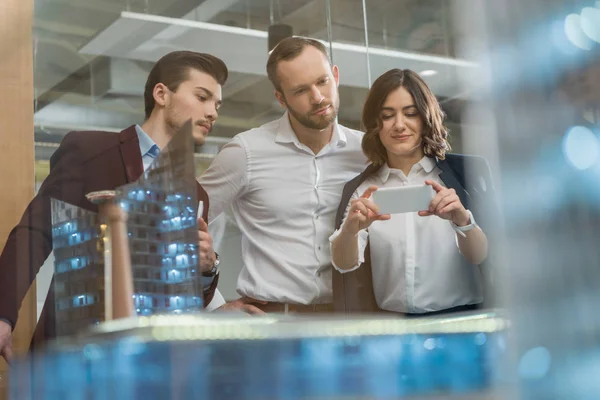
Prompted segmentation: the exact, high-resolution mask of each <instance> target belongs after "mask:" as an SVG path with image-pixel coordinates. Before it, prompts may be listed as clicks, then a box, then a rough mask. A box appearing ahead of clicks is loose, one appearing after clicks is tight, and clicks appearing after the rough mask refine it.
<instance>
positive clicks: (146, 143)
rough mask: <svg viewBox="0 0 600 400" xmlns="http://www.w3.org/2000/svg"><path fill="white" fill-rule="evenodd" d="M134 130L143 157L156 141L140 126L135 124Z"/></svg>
mask: <svg viewBox="0 0 600 400" xmlns="http://www.w3.org/2000/svg"><path fill="white" fill-rule="evenodd" d="M135 131H136V133H137V135H138V139H139V142H140V152H141V153H142V157H144V156H145V155H146V153H148V151H149V150H150V149H151V148H152V146H154V145H155V144H156V143H155V142H154V140H152V138H151V137H150V136H149V135H148V134H147V133H146V132H144V130H143V129H142V127H141V126H139V125H136V126H135Z"/></svg>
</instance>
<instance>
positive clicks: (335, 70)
mask: <svg viewBox="0 0 600 400" xmlns="http://www.w3.org/2000/svg"><path fill="white" fill-rule="evenodd" d="M331 72H332V73H333V79H334V80H335V86H338V87H339V86H340V69H339V68H338V66H337V65H334V66H333V67H331Z"/></svg>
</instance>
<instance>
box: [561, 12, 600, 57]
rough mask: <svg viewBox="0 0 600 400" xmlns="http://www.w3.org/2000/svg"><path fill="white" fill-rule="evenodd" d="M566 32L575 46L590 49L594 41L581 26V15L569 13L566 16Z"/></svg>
mask: <svg viewBox="0 0 600 400" xmlns="http://www.w3.org/2000/svg"><path fill="white" fill-rule="evenodd" d="M565 34H566V35H567V38H568V39H569V40H570V41H571V43H573V44H574V45H575V46H577V47H579V48H580V49H583V50H590V49H591V48H592V46H593V45H594V42H593V41H592V40H591V39H590V38H589V37H588V36H587V35H586V34H585V33H584V32H583V29H582V27H581V16H580V15H579V14H569V15H567V17H566V18H565Z"/></svg>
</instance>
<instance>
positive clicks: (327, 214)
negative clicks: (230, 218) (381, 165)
mask: <svg viewBox="0 0 600 400" xmlns="http://www.w3.org/2000/svg"><path fill="white" fill-rule="evenodd" d="M267 74H268V76H269V79H270V80H271V82H272V83H273V85H274V87H275V96H276V97H277V100H278V101H279V102H280V103H281V105H282V106H283V107H284V108H285V109H286V113H285V114H284V115H283V116H282V117H281V118H280V119H278V120H276V121H273V122H270V123H267V124H265V125H263V126H261V127H259V128H255V129H251V130H249V131H246V132H242V133H240V134H238V135H237V136H235V137H234V138H233V140H232V141H231V142H229V143H228V144H227V145H225V146H224V147H223V148H222V149H221V151H220V153H219V154H218V155H217V157H216V158H215V160H214V161H213V163H212V164H211V166H210V167H209V168H208V170H207V171H206V172H205V173H204V174H203V175H202V176H201V177H200V179H199V181H200V183H201V185H202V186H203V187H204V188H205V190H206V191H207V192H208V195H209V197H210V216H209V219H210V220H214V219H215V218H216V217H217V216H218V215H219V214H221V213H222V212H223V211H224V209H226V208H227V207H228V206H230V205H231V206H232V210H233V214H234V217H235V219H236V222H237V224H238V226H239V228H240V230H241V233H242V255H243V261H244V265H243V268H242V271H241V273H240V275H239V278H238V282H237V291H238V293H239V294H240V295H241V296H242V297H241V298H240V299H238V300H235V301H233V302H232V303H230V304H231V305H236V306H239V305H240V303H243V304H247V305H253V306H254V307H256V308H257V310H258V309H260V310H261V311H264V312H329V311H333V306H332V285H331V252H330V248H329V242H328V238H329V235H331V233H332V232H333V230H334V219H335V213H336V210H337V207H338V204H339V202H340V196H341V193H342V189H343V187H344V184H345V183H346V182H347V181H349V180H350V179H352V178H354V177H355V176H356V175H357V174H359V173H360V172H361V171H362V170H363V169H364V168H365V165H366V157H365V156H364V155H363V152H362V149H361V141H362V136H363V134H362V132H359V131H356V130H353V129H349V128H346V127H344V126H341V125H339V124H338V123H337V113H338V107H339V96H338V84H339V72H338V67H337V66H335V65H331V63H330V61H329V58H328V55H327V50H326V49H325V47H324V46H323V45H322V44H321V43H320V42H318V41H316V40H312V39H308V38H300V37H293V38H287V39H285V40H283V41H282V42H280V43H279V44H278V45H277V46H276V47H275V49H273V51H272V53H271V55H270V56H269V60H268V62H267Z"/></svg>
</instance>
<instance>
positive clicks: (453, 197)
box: [419, 180, 470, 226]
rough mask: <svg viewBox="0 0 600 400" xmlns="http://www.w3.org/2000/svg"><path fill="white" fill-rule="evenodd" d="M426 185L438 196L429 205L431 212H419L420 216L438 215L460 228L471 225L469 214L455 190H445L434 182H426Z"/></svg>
mask: <svg viewBox="0 0 600 400" xmlns="http://www.w3.org/2000/svg"><path fill="white" fill-rule="evenodd" d="M425 184H426V185H429V186H431V187H432V188H433V190H435V192H436V195H435V197H434V198H433V200H431V203H429V210H426V211H419V215H420V216H422V217H427V216H430V215H437V216H438V217H440V218H442V219H447V220H450V221H452V222H453V223H454V224H456V225H458V226H464V225H468V224H469V222H470V216H469V213H468V212H467V210H466V209H465V207H464V206H463V205H462V203H461V202H460V199H459V198H458V195H457V194H456V191H455V190H454V189H448V188H445V187H443V186H442V185H440V184H439V183H437V182H434V181H432V180H426V181H425Z"/></svg>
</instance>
